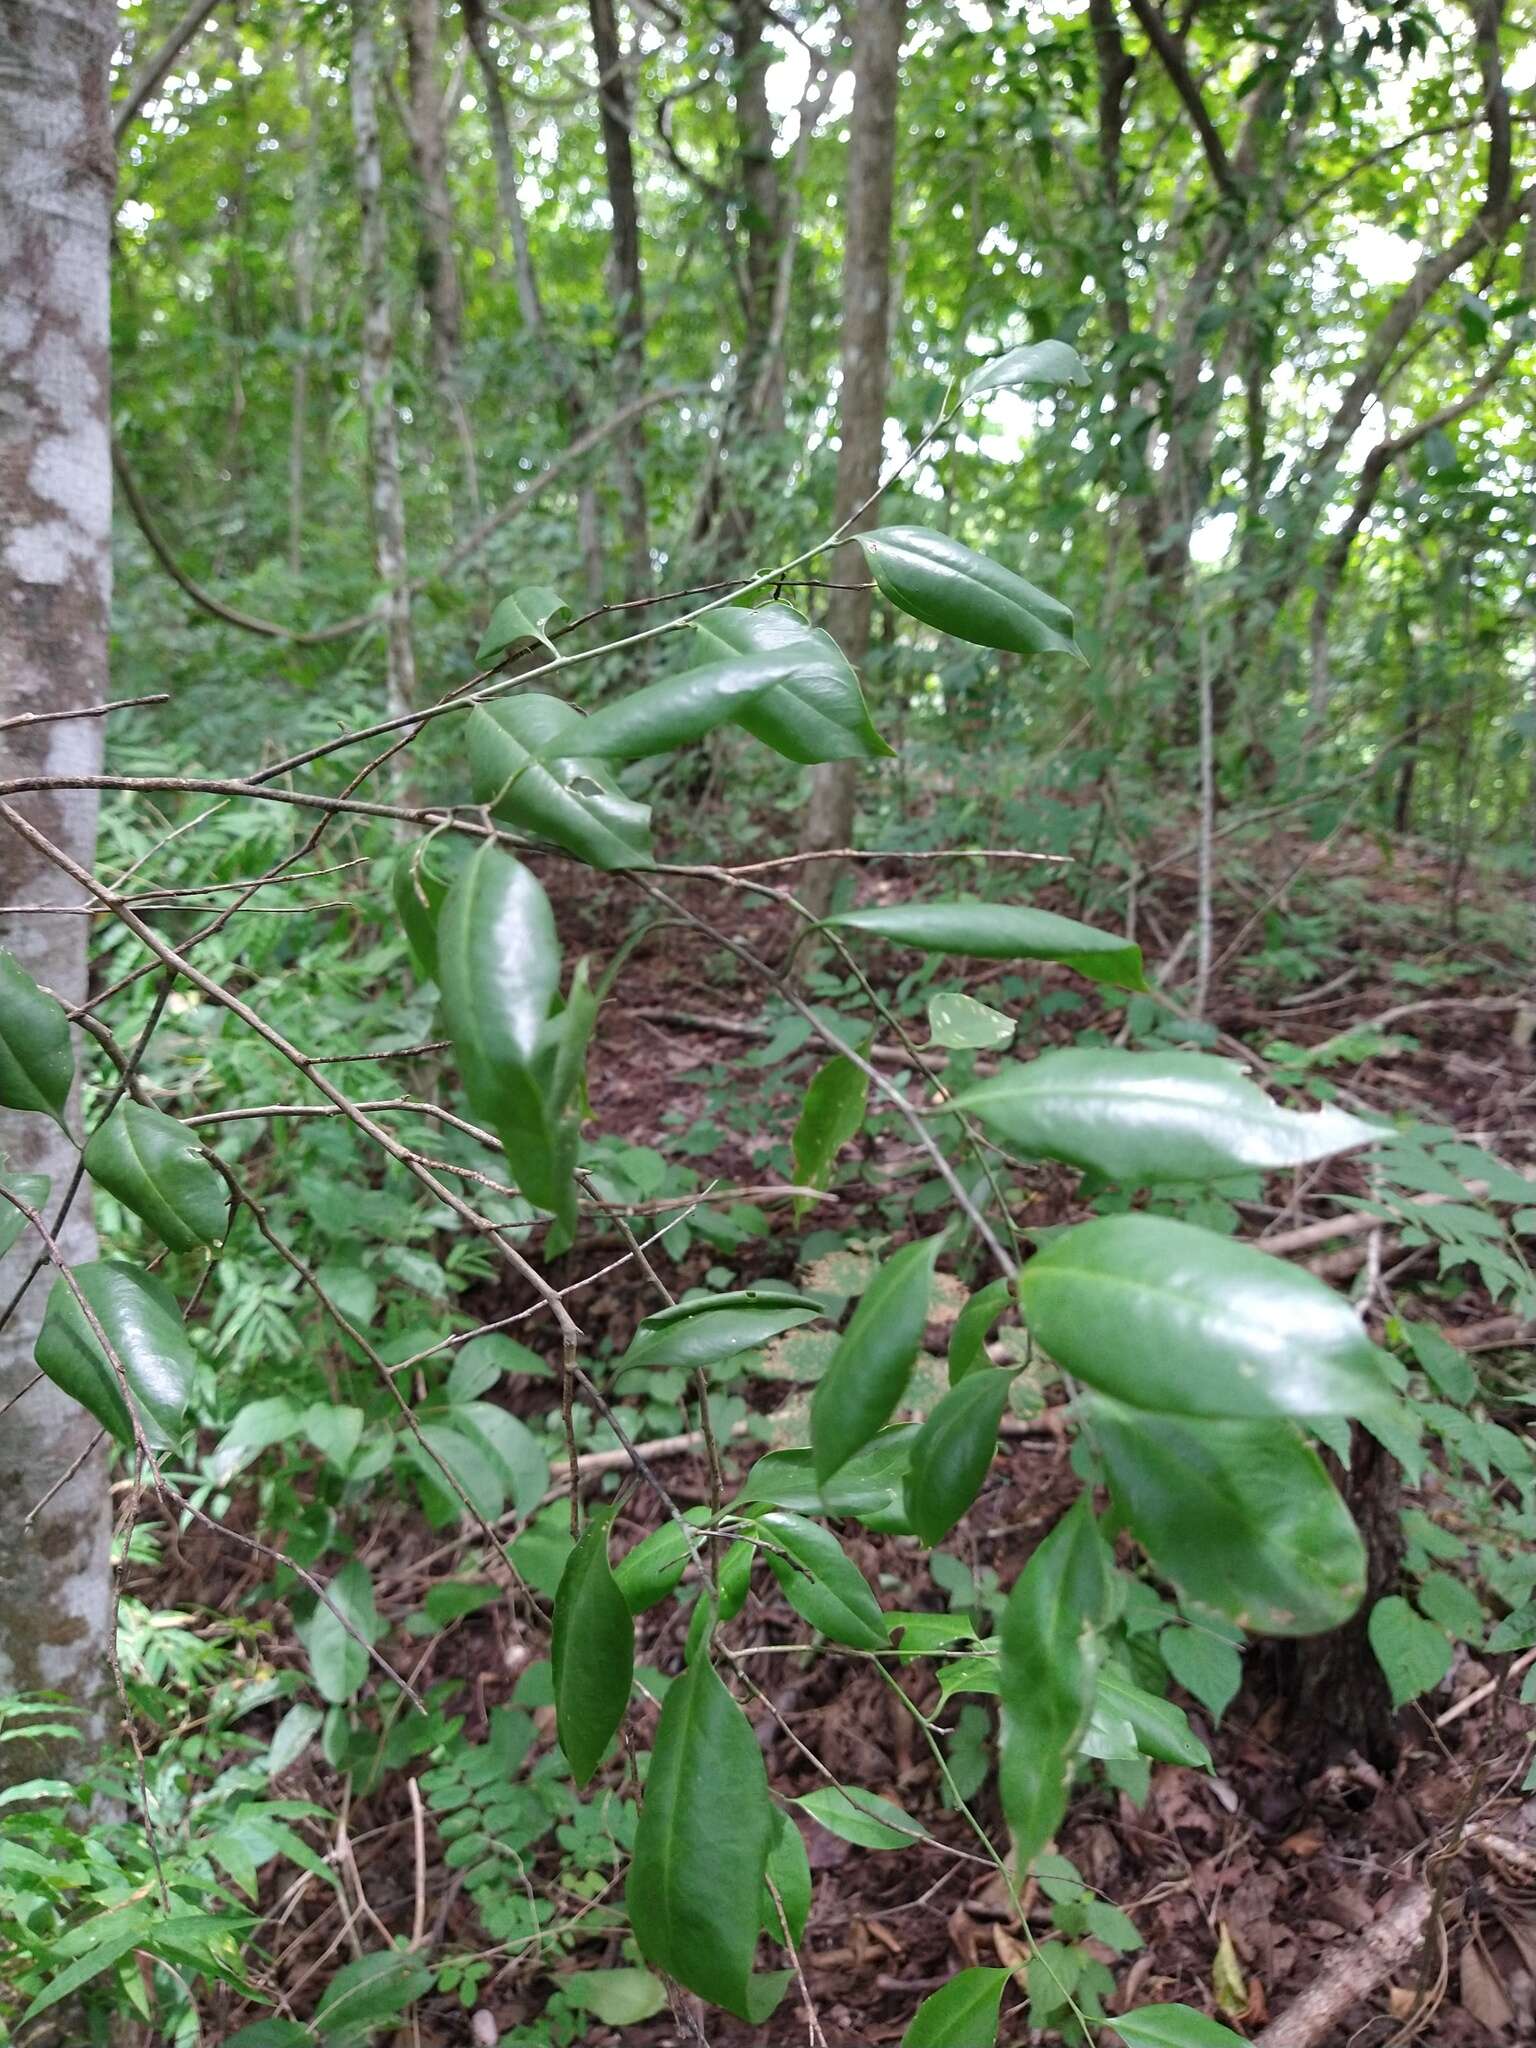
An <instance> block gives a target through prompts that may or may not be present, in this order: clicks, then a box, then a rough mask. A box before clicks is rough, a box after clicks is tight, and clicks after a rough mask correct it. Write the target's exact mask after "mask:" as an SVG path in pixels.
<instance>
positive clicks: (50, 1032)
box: [0, 946, 75, 1123]
mask: <svg viewBox="0 0 1536 2048" xmlns="http://www.w3.org/2000/svg"><path fill="white" fill-rule="evenodd" d="M74 1078H75V1056H74V1054H73V1052H71V1050H70V1044H69V1019H68V1017H67V1016H66V1015H65V1014H64V1005H63V1004H62V1003H61V1002H59V1001H58V1000H57V999H56V998H55V997H53V996H50V995H47V994H45V993H44V991H43V990H42V989H40V988H39V987H38V985H37V983H36V982H35V981H34V980H33V979H32V977H31V975H30V974H28V973H27V971H26V969H25V968H24V967H23V966H21V964H20V963H19V962H18V961H17V960H16V958H15V957H14V955H12V954H10V953H8V952H7V951H6V950H5V948H4V947H3V946H0V1109H27V1110H37V1111H40V1112H41V1113H42V1114H43V1115H44V1116H51V1117H53V1118H55V1119H56V1120H57V1121H58V1122H59V1123H62V1122H63V1121H64V1105H65V1103H66V1102H68V1100H69V1089H70V1083H71V1082H72V1081H73V1080H74Z"/></svg>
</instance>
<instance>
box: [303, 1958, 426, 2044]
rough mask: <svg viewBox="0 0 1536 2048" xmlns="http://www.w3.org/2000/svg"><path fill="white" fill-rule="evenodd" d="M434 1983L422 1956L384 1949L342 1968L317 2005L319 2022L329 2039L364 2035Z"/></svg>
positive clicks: (358, 2038) (349, 2039)
mask: <svg viewBox="0 0 1536 2048" xmlns="http://www.w3.org/2000/svg"><path fill="white" fill-rule="evenodd" d="M431 1988H432V1972H431V1971H430V1970H429V1969H428V1968H427V1966H426V1964H425V1963H423V1962H422V1961H421V1960H420V1959H419V1958H418V1957H416V1956H410V1955H405V1954H402V1953H399V1952H397V1951H394V1950H391V1949H384V1950H381V1951H379V1952H378V1953H377V1954H375V1955H371V1956H359V1957H358V1959H357V1961H356V1962H355V1963H347V1964H346V1965H345V1966H344V1967H343V1968H342V1969H340V1970H338V1971H337V1972H336V1974H335V1976H334V1977H332V1979H331V1981H330V1983H329V1984H328V1985H327V1986H326V1988H325V1995H324V1996H323V1997H322V1998H321V2000H320V2003H319V2005H318V2006H317V2007H316V2008H315V2024H316V2026H317V2027H319V2028H320V2029H321V2031H322V2033H323V2035H324V2037H325V2039H326V2041H327V2042H328V2043H329V2042H332V2041H334V2042H336V2043H337V2044H338V2048H339V2044H341V2043H343V2042H345V2043H348V2044H350V2043H352V2042H354V2041H363V2040H366V2039H367V2038H368V2037H369V2035H370V2034H371V2033H372V2032H373V2030H374V2029H375V2028H377V2027H380V2026H382V2025H383V2024H384V2022H385V2021H386V2020H392V2019H395V2018H397V2017H398V2016H399V2015H400V2014H401V2013H403V2012H404V2011H405V2009H406V2007H407V2006H409V2005H414V2004H415V2002H416V2000H417V1999H418V1998H424V1997H425V1996H426V1994H427V1992H428V1991H430V1990H431Z"/></svg>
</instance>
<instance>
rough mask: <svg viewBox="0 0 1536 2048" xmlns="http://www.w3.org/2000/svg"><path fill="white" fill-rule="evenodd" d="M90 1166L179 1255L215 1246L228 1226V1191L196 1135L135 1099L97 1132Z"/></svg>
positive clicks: (88, 1157)
mask: <svg viewBox="0 0 1536 2048" xmlns="http://www.w3.org/2000/svg"><path fill="white" fill-rule="evenodd" d="M85 1170H86V1172H87V1173H88V1174H89V1175H90V1176H91V1179H92V1180H93V1181H95V1183H96V1185H97V1186H98V1187H103V1188H105V1189H106V1191H107V1193H108V1194H109V1195H115V1196H116V1197H117V1199H118V1200H119V1201H120V1202H121V1203H122V1205H123V1207H124V1208H125V1209H131V1210H132V1211H133V1213H134V1215H135V1216H137V1217H138V1218H139V1219H140V1221H141V1222H144V1223H147V1224H148V1225H149V1227H150V1229H151V1230H153V1231H154V1232H155V1234H156V1236H157V1237H159V1238H160V1239H161V1240H162V1241H163V1242H164V1243H165V1244H167V1245H168V1246H169V1247H170V1249H171V1250H172V1251H173V1252H186V1251H191V1250H192V1249H193V1248H194V1247H195V1246H197V1245H207V1244H217V1243H218V1242H219V1241H220V1239H221V1238H222V1237H223V1235H224V1232H225V1230H226V1228H227V1227H228V1222H229V1195H228V1193H227V1191H226V1189H225V1186H224V1183H223V1181H222V1180H220V1178H219V1176H218V1174H217V1173H216V1172H215V1171H214V1169H213V1168H212V1167H211V1166H210V1165H209V1163H208V1161H207V1160H206V1159H205V1158H204V1157H203V1151H202V1147H201V1146H200V1145H199V1144H198V1142H197V1139H196V1138H195V1137H194V1136H193V1134H192V1133H191V1131H189V1130H188V1129H187V1127H186V1125H185V1124H181V1123H178V1122H177V1121H176V1119H175V1117H173V1116H166V1115H165V1114H164V1113H163V1111H161V1110H158V1109H151V1108H150V1107H149V1106H148V1105H147V1104H146V1103H142V1102H135V1101H134V1100H133V1099H132V1097H129V1096H125V1097H124V1099H123V1100H122V1101H121V1102H120V1103H119V1104H118V1105H117V1108H116V1109H114V1110H113V1112H112V1114H111V1115H110V1116H109V1117H108V1118H107V1120H106V1122H105V1123H104V1124H102V1125H101V1126H100V1128H99V1129H98V1130H96V1131H94V1132H93V1133H92V1134H91V1139H90V1142H89V1144H87V1146H86V1148H85Z"/></svg>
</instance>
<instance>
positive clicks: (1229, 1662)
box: [1157, 1627, 1243, 1726]
mask: <svg viewBox="0 0 1536 2048" xmlns="http://www.w3.org/2000/svg"><path fill="white" fill-rule="evenodd" d="M1157 1647H1158V1652H1159V1654H1160V1655H1161V1657H1162V1660H1163V1662H1164V1663H1165V1664H1166V1665H1167V1666H1168V1670H1169V1674H1170V1675H1171V1676H1172V1678H1173V1679H1174V1680H1175V1681H1176V1683H1178V1684H1179V1685H1182V1686H1183V1688H1184V1690H1185V1691H1186V1692H1187V1693H1192V1694H1193V1695H1194V1697H1195V1698H1196V1699H1197V1700H1198V1701H1199V1702H1200V1704H1201V1706H1202V1707H1204V1708H1205V1710H1206V1712H1207V1713H1208V1714H1209V1715H1210V1716H1211V1719H1212V1720H1213V1721H1215V1722H1216V1723H1217V1725H1218V1726H1219V1725H1220V1723H1221V1717H1222V1715H1223V1714H1224V1713H1225V1712H1226V1711H1227V1709H1228V1707H1230V1706H1231V1704H1232V1702H1233V1700H1235V1699H1236V1698H1237V1694H1238V1688H1239V1687H1240V1686H1241V1685H1242V1682H1243V1659H1242V1653H1241V1651H1240V1650H1239V1649H1238V1647H1237V1645H1236V1644H1235V1643H1230V1642H1228V1641H1227V1639H1226V1637H1225V1636H1219V1635H1216V1634H1214V1633H1213V1632H1212V1631H1211V1630H1210V1629H1207V1628H1184V1627H1176V1628H1165V1629H1164V1630H1163V1632H1162V1634H1161V1635H1160V1636H1159V1637H1158V1639H1157Z"/></svg>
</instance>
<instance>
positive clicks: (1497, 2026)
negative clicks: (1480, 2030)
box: [1461, 1944, 1515, 2034]
mask: <svg viewBox="0 0 1536 2048" xmlns="http://www.w3.org/2000/svg"><path fill="white" fill-rule="evenodd" d="M1461 2002H1462V2005H1463V2006H1464V2007H1465V2008H1466V2010H1467V2011H1468V2012H1469V2013H1471V2015H1472V2017H1473V2019H1475V2020H1477V2021H1479V2022H1480V2023H1481V2024H1482V2025H1483V2026H1485V2027H1486V2028H1487V2029H1488V2031H1489V2033H1491V2034H1502V2033H1503V2031H1504V2029H1505V2028H1506V2027H1508V2026H1510V2025H1512V2024H1513V2022H1514V2017H1515V2008H1514V2007H1513V2006H1512V2005H1511V2004H1510V2002H1509V1999H1508V1997H1507V1996H1506V1994H1505V1991H1504V1987H1503V1985H1502V1984H1501V1983H1500V1982H1499V1978H1498V1972H1497V1971H1496V1970H1495V1969H1494V1967H1493V1965H1492V1964H1491V1963H1490V1962H1489V1961H1488V1959H1487V1957H1486V1956H1485V1955H1484V1954H1483V1952H1482V1950H1481V1949H1480V1948H1478V1947H1477V1946H1475V1945H1474V1944H1469V1945H1468V1946H1467V1947H1466V1948H1465V1949H1464V1950H1463V1951H1462V1957H1461Z"/></svg>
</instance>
